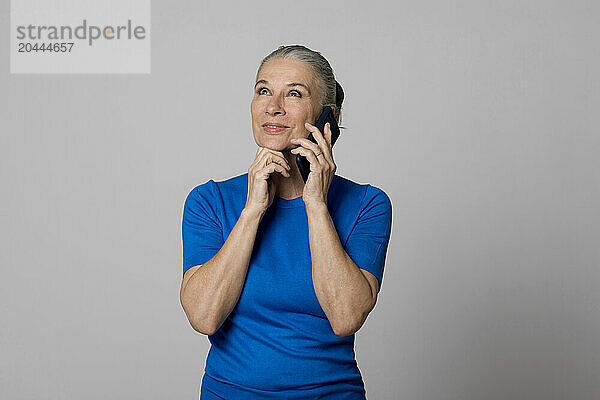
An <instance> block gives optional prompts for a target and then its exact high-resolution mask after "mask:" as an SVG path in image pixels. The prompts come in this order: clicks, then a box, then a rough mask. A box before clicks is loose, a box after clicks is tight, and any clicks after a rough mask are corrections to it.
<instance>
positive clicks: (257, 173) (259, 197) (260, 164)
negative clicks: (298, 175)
mask: <svg viewBox="0 0 600 400" xmlns="http://www.w3.org/2000/svg"><path fill="white" fill-rule="evenodd" d="M289 171H290V165H289V164H288V162H287V161H286V159H285V157H284V156H283V153H281V152H280V151H275V150H271V149H267V148H266V147H260V146H259V147H258V151H257V152H256V157H255V158H254V162H253V163H252V165H250V168H248V195H247V197H246V206H245V209H247V210H253V211H255V212H257V213H259V214H260V215H261V216H262V214H264V212H265V211H267V208H269V206H270V205H271V203H272V202H273V197H275V189H276V188H275V182H273V180H272V179H269V177H270V175H271V174H272V173H273V172H279V173H280V174H282V175H283V176H285V177H289V176H290V172H289Z"/></svg>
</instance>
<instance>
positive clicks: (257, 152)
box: [250, 146, 264, 168]
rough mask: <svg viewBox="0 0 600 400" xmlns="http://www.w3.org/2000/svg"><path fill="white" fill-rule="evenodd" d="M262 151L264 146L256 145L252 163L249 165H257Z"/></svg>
mask: <svg viewBox="0 0 600 400" xmlns="http://www.w3.org/2000/svg"><path fill="white" fill-rule="evenodd" d="M263 152H264V147H261V146H258V149H256V154H255V155H254V161H252V164H251V165H250V167H251V168H252V167H254V166H256V165H258V163H259V162H260V160H261V156H262V154H263Z"/></svg>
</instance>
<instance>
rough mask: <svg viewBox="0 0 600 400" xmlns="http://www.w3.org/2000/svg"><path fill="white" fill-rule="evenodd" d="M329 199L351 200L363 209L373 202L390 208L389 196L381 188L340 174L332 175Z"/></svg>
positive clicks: (344, 201)
mask: <svg viewBox="0 0 600 400" xmlns="http://www.w3.org/2000/svg"><path fill="white" fill-rule="evenodd" d="M330 200H333V203H347V202H351V203H354V204H355V205H358V206H359V207H360V208H363V209H364V208H365V207H369V206H370V205H373V204H378V205H379V206H380V207H384V208H389V209H390V210H391V207H392V202H391V200H390V197H389V196H388V195H387V193H386V192H385V191H384V190H383V189H381V188H379V187H377V186H374V185H371V184H369V183H358V182H355V181H353V180H350V179H348V178H345V177H343V176H340V175H334V176H333V180H332V184H331V185H330V192H329V194H328V199H327V201H328V203H329V201H330Z"/></svg>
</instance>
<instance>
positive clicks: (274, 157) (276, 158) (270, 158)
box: [260, 152, 291, 170]
mask: <svg viewBox="0 0 600 400" xmlns="http://www.w3.org/2000/svg"><path fill="white" fill-rule="evenodd" d="M272 162H276V163H277V164H279V165H281V166H283V167H285V168H287V169H288V170H291V167H290V165H289V163H288V162H287V160H286V159H285V157H283V156H280V155H278V154H276V153H275V154H274V153H269V152H265V153H264V155H263V157H262V160H261V164H260V166H263V167H264V166H265V165H267V164H269V163H272Z"/></svg>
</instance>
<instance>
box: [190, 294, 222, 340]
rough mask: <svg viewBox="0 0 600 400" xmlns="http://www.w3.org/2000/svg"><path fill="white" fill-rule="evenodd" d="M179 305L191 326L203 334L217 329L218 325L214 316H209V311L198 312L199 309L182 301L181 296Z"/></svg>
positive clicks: (208, 333) (209, 333) (211, 333)
mask: <svg viewBox="0 0 600 400" xmlns="http://www.w3.org/2000/svg"><path fill="white" fill-rule="evenodd" d="M181 305H182V307H183V311H184V312H185V315H186V317H187V319H188V321H189V323H190V325H191V326H192V328H193V329H194V330H195V331H196V332H198V333H202V334H203V335H213V334H214V333H215V332H216V331H217V330H218V329H219V325H220V324H218V323H217V322H216V321H217V319H216V318H212V317H211V313H206V312H200V311H201V310H198V309H197V306H196V307H193V306H191V305H190V304H189V303H187V302H185V301H183V297H182V298H181Z"/></svg>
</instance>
